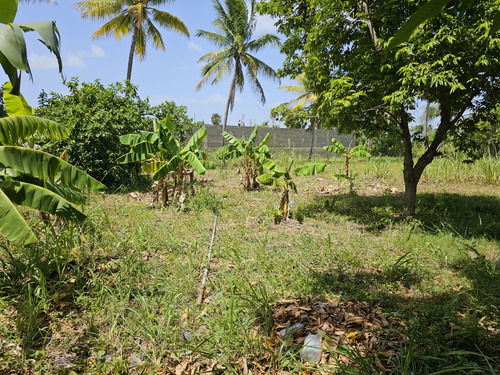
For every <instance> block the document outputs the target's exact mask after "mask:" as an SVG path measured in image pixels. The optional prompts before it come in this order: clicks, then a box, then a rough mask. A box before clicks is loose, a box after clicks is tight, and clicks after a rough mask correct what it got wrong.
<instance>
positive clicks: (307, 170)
mask: <svg viewBox="0 0 500 375" xmlns="http://www.w3.org/2000/svg"><path fill="white" fill-rule="evenodd" d="M325 168H326V164H325V163H311V164H306V165H303V166H302V167H300V168H297V169H295V171H294V173H295V174H296V175H297V176H311V175H313V174H316V173H321V172H323V171H324V170H325Z"/></svg>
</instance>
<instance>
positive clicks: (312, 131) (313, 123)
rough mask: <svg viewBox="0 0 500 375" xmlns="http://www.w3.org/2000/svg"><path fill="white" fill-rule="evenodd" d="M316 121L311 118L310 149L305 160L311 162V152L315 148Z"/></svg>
mask: <svg viewBox="0 0 500 375" xmlns="http://www.w3.org/2000/svg"><path fill="white" fill-rule="evenodd" d="M315 140H316V119H315V118H314V117H311V148H310V149H309V157H308V158H307V160H309V161H311V159H312V155H313V150H314V148H315V146H316V144H315V143H316V142H315Z"/></svg>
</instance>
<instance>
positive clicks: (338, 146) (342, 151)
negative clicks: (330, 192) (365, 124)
mask: <svg viewBox="0 0 500 375" xmlns="http://www.w3.org/2000/svg"><path fill="white" fill-rule="evenodd" d="M323 149H324V150H325V151H329V152H333V153H335V154H338V155H340V156H343V157H345V164H344V174H335V175H334V176H333V177H335V178H337V179H338V178H342V179H345V180H347V181H349V193H352V190H353V181H354V177H353V176H351V174H350V173H351V171H350V170H349V162H350V160H351V158H353V157H364V158H370V157H371V154H370V148H369V147H367V146H365V145H358V146H356V147H353V148H352V149H350V150H348V149H347V148H346V147H345V146H344V145H343V144H342V142H340V141H339V140H338V139H335V138H332V145H328V146H324V147H323Z"/></svg>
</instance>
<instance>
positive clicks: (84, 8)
mask: <svg viewBox="0 0 500 375" xmlns="http://www.w3.org/2000/svg"><path fill="white" fill-rule="evenodd" d="M73 7H74V8H76V9H78V10H79V11H81V12H82V18H92V19H95V20H100V19H106V18H109V17H111V16H114V15H116V14H119V13H120V12H121V11H122V9H123V2H122V1H119V0H87V1H81V2H78V3H76V4H74V5H73Z"/></svg>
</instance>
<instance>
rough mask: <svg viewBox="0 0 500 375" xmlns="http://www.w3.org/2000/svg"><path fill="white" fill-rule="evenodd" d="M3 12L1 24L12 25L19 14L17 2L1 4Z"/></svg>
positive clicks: (4, 1) (0, 18) (15, 0)
mask: <svg viewBox="0 0 500 375" xmlns="http://www.w3.org/2000/svg"><path fill="white" fill-rule="evenodd" d="M0 7H1V8H2V12H0V23H11V22H13V21H14V18H15V17H16V13H17V0H2V1H1V2H0Z"/></svg>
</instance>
